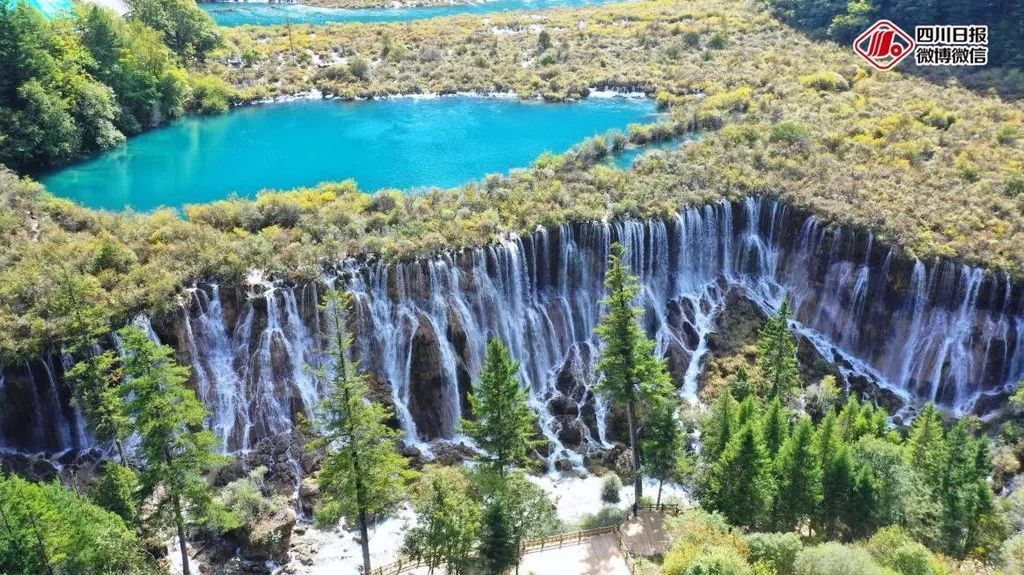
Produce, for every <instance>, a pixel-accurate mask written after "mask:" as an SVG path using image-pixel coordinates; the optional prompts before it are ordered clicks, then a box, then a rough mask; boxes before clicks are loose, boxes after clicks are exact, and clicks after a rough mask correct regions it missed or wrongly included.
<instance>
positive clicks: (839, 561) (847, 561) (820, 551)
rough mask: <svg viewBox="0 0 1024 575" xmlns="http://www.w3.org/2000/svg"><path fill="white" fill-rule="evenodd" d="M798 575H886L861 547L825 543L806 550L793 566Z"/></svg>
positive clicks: (799, 555) (798, 555)
mask: <svg viewBox="0 0 1024 575" xmlns="http://www.w3.org/2000/svg"><path fill="white" fill-rule="evenodd" d="M793 573H795V574H796V575H886V572H885V570H884V569H883V568H882V567H881V566H879V565H878V563H876V562H875V560H874V559H873V558H872V557H871V554H870V553H868V552H867V551H866V550H864V549H861V548H860V547H853V546H851V545H843V544H841V543H825V544H824V545H818V546H817V547H810V548H808V549H804V550H803V551H801V552H800V553H798V554H797V556H796V561H795V562H794V564H793Z"/></svg>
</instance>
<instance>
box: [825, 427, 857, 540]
mask: <svg viewBox="0 0 1024 575" xmlns="http://www.w3.org/2000/svg"><path fill="white" fill-rule="evenodd" d="M819 437H820V430H819ZM818 445H819V449H820V446H822V445H823V442H822V441H821V440H820V439H819V441H818ZM819 455H820V454H819ZM823 457H825V458H826V460H825V464H824V468H823V470H822V471H823V473H822V478H821V494H822V497H821V505H820V506H819V525H820V528H821V530H822V531H823V532H824V534H825V536H826V537H828V538H829V539H835V538H838V537H839V536H840V534H841V532H842V530H843V529H845V525H847V524H849V523H850V522H851V520H852V516H853V515H854V513H853V510H852V506H853V504H854V503H853V502H854V499H855V493H854V491H855V489H856V487H857V476H856V472H855V470H854V465H853V457H852V456H851V455H850V448H849V447H847V446H845V445H836V446H835V450H834V452H833V453H831V454H829V455H824V456H823Z"/></svg>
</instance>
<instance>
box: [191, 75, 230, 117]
mask: <svg viewBox="0 0 1024 575" xmlns="http://www.w3.org/2000/svg"><path fill="white" fill-rule="evenodd" d="M189 85H190V86H191V87H192V97H191V98H190V99H189V106H188V107H189V110H191V111H193V112H196V113H199V114H223V113H224V112H227V111H228V108H230V107H231V104H232V103H233V102H234V101H235V100H236V99H237V98H238V92H237V91H236V90H235V89H234V88H233V87H232V86H231V85H230V84H228V83H227V82H225V81H224V79H223V78H220V77H218V76H213V75H206V76H192V77H190V78H189Z"/></svg>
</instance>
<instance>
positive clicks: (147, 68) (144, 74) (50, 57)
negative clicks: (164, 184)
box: [0, 0, 227, 172]
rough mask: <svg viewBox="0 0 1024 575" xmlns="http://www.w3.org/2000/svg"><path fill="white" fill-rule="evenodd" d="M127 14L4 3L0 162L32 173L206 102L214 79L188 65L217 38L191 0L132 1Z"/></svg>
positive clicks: (205, 106) (0, 19) (0, 16)
mask: <svg viewBox="0 0 1024 575" xmlns="http://www.w3.org/2000/svg"><path fill="white" fill-rule="evenodd" d="M132 12H133V15H134V16H133V18H132V19H131V20H128V21H125V20H123V19H122V18H120V17H119V16H117V15H116V14H115V13H113V12H111V11H109V10H106V9H103V8H100V7H97V6H87V5H82V6H80V7H78V8H77V9H76V11H75V13H74V14H73V15H70V16H68V17H60V18H56V19H53V20H47V19H46V18H44V17H43V16H42V15H41V14H39V12H37V11H36V10H35V9H33V8H30V7H29V6H28V4H26V3H25V2H19V3H17V4H15V5H13V6H9V5H8V3H6V2H4V3H2V4H0V163H2V164H4V165H6V166H7V167H9V168H11V169H14V170H18V171H21V172H35V171H39V170H42V169H45V168H48V167H51V166H55V165H58V164H64V163H67V162H69V161H71V160H74V159H77V158H81V157H83V156H86V155H88V154H90V153H93V152H97V151H100V150H105V149H108V148H111V147H114V146H117V145H119V144H121V143H123V142H124V140H125V137H127V136H132V135H135V134H138V133H139V132H141V131H142V130H145V129H148V128H152V127H154V126H158V125H160V124H163V123H165V122H167V121H169V120H171V119H174V118H176V117H178V116H181V115H182V114H184V113H185V112H186V111H187V110H195V111H202V110H209V109H210V108H211V107H213V108H215V109H217V110H219V111H224V110H225V109H226V107H227V105H226V103H223V102H221V103H211V102H210V100H211V93H214V94H215V93H217V91H218V90H219V83H218V82H217V81H216V80H215V79H211V78H206V77H201V76H196V75H194V74H190V73H189V72H188V71H187V69H186V65H187V64H188V63H190V62H194V61H197V60H201V59H202V58H203V57H205V54H206V53H207V52H208V51H209V50H210V49H211V48H213V47H214V46H215V45H216V44H217V42H218V36H217V32H216V29H215V27H214V25H213V22H212V20H210V18H209V16H207V15H206V14H205V13H204V12H203V11H202V10H200V9H199V8H198V7H197V6H196V5H195V3H194V2H190V1H178V0H135V1H133V2H132Z"/></svg>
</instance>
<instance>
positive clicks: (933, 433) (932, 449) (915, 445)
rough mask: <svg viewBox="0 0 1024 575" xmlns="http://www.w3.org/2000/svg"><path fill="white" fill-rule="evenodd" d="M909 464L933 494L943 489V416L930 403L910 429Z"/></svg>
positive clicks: (944, 440) (944, 451) (908, 441)
mask: <svg viewBox="0 0 1024 575" xmlns="http://www.w3.org/2000/svg"><path fill="white" fill-rule="evenodd" d="M906 445H907V446H906V451H907V463H909V464H910V467H912V468H914V469H916V470H917V471H918V472H919V473H920V474H921V477H922V478H923V479H924V481H925V483H926V484H927V485H928V486H929V487H930V488H931V489H932V491H933V492H935V491H937V490H938V489H940V488H941V487H942V478H943V475H944V471H945V468H946V457H947V453H946V437H945V430H944V429H943V425H942V416H941V415H940V414H939V410H938V409H937V408H936V407H935V405H934V404H932V403H929V404H928V405H926V406H925V407H924V409H923V410H922V411H921V414H920V415H918V416H917V419H915V420H914V423H913V425H912V426H911V427H910V436H909V437H908V439H907V444H906Z"/></svg>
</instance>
